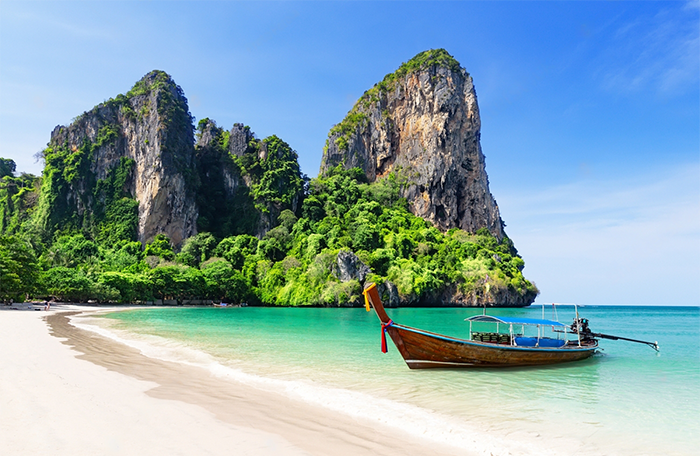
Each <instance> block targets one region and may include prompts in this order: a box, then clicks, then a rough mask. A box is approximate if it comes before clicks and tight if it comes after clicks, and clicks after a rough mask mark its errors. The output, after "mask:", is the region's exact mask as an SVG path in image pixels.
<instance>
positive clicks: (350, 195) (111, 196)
mask: <svg viewBox="0 0 700 456" xmlns="http://www.w3.org/2000/svg"><path fill="white" fill-rule="evenodd" d="M435 65H438V66H446V67H448V68H450V69H458V64H457V63H456V61H454V59H452V57H451V56H449V54H447V53H446V52H445V51H444V50H436V51H427V52H425V53H421V54H419V55H418V56H416V57H415V58H414V59H412V60H410V61H409V62H407V63H405V64H403V65H402V66H401V68H399V70H397V72H395V73H393V74H392V75H388V76H387V77H385V78H384V81H382V83H380V84H378V85H377V86H375V87H374V88H373V89H371V90H370V91H368V92H367V93H366V94H365V96H363V98H362V99H361V100H360V101H358V103H357V104H356V105H355V108H353V111H351V113H350V114H349V115H348V116H347V117H346V119H345V120H344V121H343V122H342V123H341V124H338V125H337V126H336V127H334V128H333V130H332V131H331V137H333V138H334V140H335V141H336V144H337V146H338V147H339V148H340V149H347V148H348V145H349V141H350V139H351V135H352V134H353V132H355V131H356V130H357V129H358V128H361V127H362V126H363V125H366V123H367V121H368V114H367V113H366V112H365V110H366V109H367V108H368V103H369V104H371V103H377V102H379V97H380V96H381V95H382V92H383V91H386V90H393V89H392V87H393V85H392V84H394V82H395V81H397V80H398V79H397V78H401V77H403V76H405V75H407V74H410V73H411V72H413V71H417V70H418V69H424V68H428V67H433V66H435ZM455 65H457V66H455ZM154 90H157V94H156V97H157V101H156V103H157V110H158V111H157V112H158V115H159V117H160V118H161V119H164V120H163V122H164V125H162V126H161V130H162V131H161V130H159V133H158V134H159V135H162V136H161V137H159V141H160V144H161V147H162V149H161V150H162V151H163V152H164V153H168V151H170V152H173V151H176V150H182V149H183V148H188V147H192V145H193V143H194V130H193V126H192V117H191V116H190V114H189V113H188V112H187V109H186V102H183V100H184V96H183V95H182V92H181V90H180V88H179V87H177V86H176V85H175V84H174V83H173V82H172V80H171V79H170V77H169V76H168V75H167V74H165V73H163V72H158V71H156V72H152V73H150V74H149V75H147V76H146V77H145V78H144V79H142V80H141V81H139V82H138V83H137V84H136V85H135V86H134V87H133V88H132V90H131V91H129V92H128V93H127V94H126V95H119V96H117V97H116V98H114V99H110V100H108V101H107V102H105V103H103V104H102V105H100V106H98V107H95V108H94V109H93V110H92V111H91V114H90V118H89V119H88V118H87V117H85V115H84V116H82V117H81V118H79V119H78V120H76V122H77V123H76V124H74V125H73V126H71V127H69V128H68V129H67V130H63V129H62V130H59V132H58V135H57V136H55V137H54V139H53V140H52V142H51V143H50V144H49V145H48V147H47V148H46V149H45V150H44V151H43V152H42V156H43V159H44V161H45V168H44V171H43V174H42V177H41V178H38V177H35V176H31V175H26V174H22V175H21V176H20V177H15V176H14V171H15V167H14V162H12V161H11V160H6V159H0V300H4V301H7V300H10V299H14V300H18V299H26V298H28V297H38V298H45V297H55V298H57V299H59V300H63V301H86V300H97V301H101V302H121V303H133V302H148V301H154V300H178V301H181V302H182V301H187V300H202V299H205V300H217V301H218V300H225V301H227V302H231V303H240V302H248V303H251V304H262V305H290V306H308V305H323V306H343V305H357V304H360V303H361V288H362V283H361V282H360V281H359V280H358V279H351V280H348V281H345V282H342V281H341V280H340V279H339V272H338V260H337V259H338V254H339V252H341V251H348V252H353V253H354V255H355V256H356V257H357V259H358V260H359V261H362V262H363V263H364V264H366V265H367V266H369V267H370V268H371V273H370V274H369V275H368V276H367V278H366V280H369V281H374V282H377V283H378V284H380V285H383V287H382V289H386V290H389V289H391V290H393V291H395V292H396V293H398V295H399V297H400V299H401V300H402V302H404V303H425V304H430V303H439V302H442V301H443V299H444V297H446V296H447V297H449V296H457V297H458V298H459V299H463V300H465V301H471V302H495V301H496V300H497V299H498V297H499V296H504V295H508V296H510V297H514V298H512V299H515V300H518V299H520V301H519V302H521V303H527V302H531V301H532V299H534V297H535V296H536V294H537V289H536V287H535V286H534V285H533V284H532V283H531V282H529V281H527V280H526V279H525V278H524V277H523V275H522V269H523V267H524V262H523V260H522V259H521V258H520V257H519V256H518V254H517V251H516V250H515V248H514V247H513V244H512V242H511V241H510V240H509V239H507V238H506V239H503V240H502V241H499V240H497V239H496V238H494V237H493V236H492V235H491V234H490V233H489V232H488V230H486V229H481V230H479V231H478V232H476V233H471V234H470V233H466V232H464V231H461V230H457V229H452V230H450V231H448V232H447V233H442V232H440V231H439V230H438V229H436V228H435V227H433V226H432V225H431V224H430V223H428V222H426V221H425V220H423V219H421V218H418V217H415V216H413V215H412V214H411V213H410V212H409V211H408V204H407V202H406V200H405V199H403V198H401V197H400V194H401V190H402V189H403V187H404V186H405V185H407V182H408V180H409V178H410V176H403V175H401V172H400V170H397V171H395V172H394V173H393V174H389V175H388V176H386V177H384V178H383V179H382V180H380V181H378V182H375V183H372V184H369V183H367V180H366V176H365V174H364V172H363V171H362V170H360V169H359V168H355V169H351V170H344V169H342V166H340V165H339V166H338V167H336V168H334V169H331V170H329V171H328V172H326V174H325V175H324V176H321V177H319V178H317V179H312V180H309V179H308V178H307V177H306V176H304V175H303V174H302V173H301V170H300V168H299V164H298V156H297V153H296V152H295V151H294V150H293V149H292V148H291V147H290V146H289V144H287V143H286V142H284V141H283V140H282V139H280V138H279V137H277V136H274V135H273V136H270V137H268V138H265V139H263V140H260V139H257V138H255V136H254V135H253V134H252V133H250V129H249V128H248V127H245V128H244V129H243V132H244V134H245V135H246V137H247V138H248V143H247V147H246V148H245V150H244V151H236V154H233V155H232V154H231V153H230V151H229V145H230V142H231V137H230V133H229V132H227V131H224V130H223V129H221V128H219V127H217V126H216V124H215V123H214V122H213V121H211V120H209V119H203V120H201V121H200V122H199V123H198V125H197V137H198V138H199V139H200V140H201V139H202V138H203V137H204V136H205V135H206V138H207V140H206V141H200V144H197V145H196V146H195V150H194V152H195V162H194V163H184V162H182V161H178V160H183V159H181V158H179V157H180V155H183V156H184V155H186V154H172V156H171V157H168V158H169V159H170V158H171V159H172V160H173V162H174V164H175V166H176V169H177V170H178V171H179V172H181V173H182V174H183V175H184V176H185V180H186V182H187V183H188V185H189V186H190V187H189V189H190V190H191V191H192V192H195V195H196V198H197V203H198V207H199V219H198V221H197V225H198V232H199V234H197V235H196V236H193V237H191V238H189V239H187V240H185V242H184V243H183V244H182V246H181V249H179V250H178V249H177V248H174V246H173V245H172V243H171V242H170V239H168V237H167V236H166V235H164V234H158V235H157V236H155V238H154V239H152V240H151V241H150V242H148V243H146V244H145V245H142V244H141V243H140V242H138V241H137V231H138V211H139V207H138V202H137V201H136V200H135V199H134V198H133V197H132V196H131V195H130V194H129V190H128V189H129V187H130V185H131V182H132V180H133V174H134V172H135V168H136V163H135V162H134V160H132V159H129V158H126V157H122V158H120V159H119V160H113V161H111V162H110V168H109V169H108V170H106V172H105V171H104V170H103V171H101V172H100V174H99V176H98V175H97V174H96V173H97V171H94V168H95V167H94V164H95V161H96V157H103V156H104V154H103V151H104V148H108V149H107V150H108V151H111V150H113V148H116V147H117V145H118V144H119V141H120V138H123V135H124V133H123V132H122V131H121V130H120V128H122V127H120V125H124V124H123V123H122V124H120V123H119V122H118V119H117V116H118V114H120V115H122V116H126V117H127V118H129V119H130V120H129V121H133V120H134V119H136V120H138V119H142V118H144V117H146V116H149V115H150V113H151V109H153V108H152V106H153V105H152V104H148V105H143V106H146V108H144V109H139V110H138V111H139V112H138V113H137V112H135V111H134V106H141V105H140V104H132V103H133V102H134V100H135V99H136V98H137V97H142V98H143V97H150V98H152V95H153V94H154V92H153V91H154ZM150 98H149V99H150ZM141 101H143V100H141ZM86 114H87V113H86ZM382 116H383V118H386V121H390V120H391V119H389V117H390V115H389V112H388V111H387V110H386V109H384V110H383V111H382ZM86 119H88V120H90V121H95V120H96V121H97V126H98V129H97V133H96V134H95V135H93V136H91V137H90V138H88V137H87V136H83V137H82V139H79V140H78V141H77V143H69V142H68V140H67V139H66V138H68V137H69V136H71V135H72V136H71V137H75V136H76V135H75V134H74V133H75V132H76V131H78V132H79V131H81V130H80V128H82V126H81V125H82V124H81V122H84V121H85V120H86ZM93 126H94V124H93ZM93 131H94V130H93ZM74 141H75V140H74ZM109 148H112V149H109ZM231 182H238V183H240V185H231V184H230V183H231ZM243 183H245V184H243ZM267 222H270V223H271V226H270V225H267V228H266V234H265V235H264V236H262V238H258V237H256V236H255V235H256V234H257V233H258V232H259V231H260V230H261V227H262V226H266V225H265V223H267Z"/></svg>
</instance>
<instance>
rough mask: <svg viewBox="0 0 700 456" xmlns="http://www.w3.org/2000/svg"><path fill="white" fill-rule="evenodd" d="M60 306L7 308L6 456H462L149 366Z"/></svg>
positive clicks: (2, 370)
mask: <svg viewBox="0 0 700 456" xmlns="http://www.w3.org/2000/svg"><path fill="white" fill-rule="evenodd" d="M61 309H62V308H61V307H60V306H57V308H56V307H54V308H52V309H51V310H50V311H48V312H44V311H11V310H10V311H2V312H0V341H1V342H0V343H1V344H2V349H1V350H0V447H1V448H2V452H3V454H13V455H43V454H46V455H58V456H60V455H70V456H76V455H95V454H100V455H127V454H128V455H134V454H149V455H179V454H182V455H195V454H196V455H202V454H211V455H218V454H222V455H223V454H226V455H231V454H235V455H273V454H274V455H282V456H285V455H290V456H291V455H348V456H349V455H387V456H391V455H399V454H402V455H425V454H431V455H436V454H444V455H452V454H455V455H456V454H460V455H465V454H466V453H465V451H464V450H458V449H456V448H451V447H439V446H438V447H436V446H435V445H434V444H431V443H429V442H428V441H426V440H422V439H421V438H420V437H415V438H413V437H411V436H408V435H406V434H401V435H399V434H398V433H396V432H395V431H393V433H392V431H391V430H389V429H381V428H377V427H375V426H370V424H369V423H360V422H358V421H357V420H354V419H352V418H349V417H344V416H338V414H335V413H333V412H331V411H328V410H325V409H321V408H319V407H313V406H310V405H308V404H303V403H300V402H295V401H293V400H290V399H288V398H285V397H283V396H281V395H280V396H277V395H274V394H273V393H272V394H271V393H269V392H263V391H260V390H257V389H254V388H251V387H248V386H245V385H238V384H234V383H226V384H222V382H221V381H220V380H219V379H215V378H213V377H212V376H211V375H210V374H209V373H208V372H206V371H204V370H203V369H198V368H196V367H189V366H184V365H180V364H175V363H167V362H163V361H159V360H154V359H151V358H147V357H145V356H143V355H141V354H140V353H139V352H138V351H137V350H135V349H133V348H130V347H127V346H125V345H121V344H119V343H117V342H115V341H112V340H109V339H106V338H103V337H101V336H98V335H96V334H94V333H91V332H88V331H84V330H80V329H77V328H75V327H73V326H72V325H70V323H69V320H68V318H67V317H66V313H65V310H61ZM63 309H68V310H70V308H69V307H64V308H63ZM73 310H74V309H73ZM84 310H85V309H81V311H84Z"/></svg>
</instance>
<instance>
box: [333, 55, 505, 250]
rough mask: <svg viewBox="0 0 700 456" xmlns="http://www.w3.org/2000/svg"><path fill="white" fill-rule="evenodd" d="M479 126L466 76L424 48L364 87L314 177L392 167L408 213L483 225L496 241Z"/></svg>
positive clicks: (499, 227) (380, 173)
mask: <svg viewBox="0 0 700 456" xmlns="http://www.w3.org/2000/svg"><path fill="white" fill-rule="evenodd" d="M480 130H481V118H480V117H479V106H478V104H477V98H476V92H475V90H474V84H473V81H472V78H471V76H469V74H468V73H467V72H466V71H465V70H464V68H462V67H461V66H460V65H459V63H457V61H456V60H454V58H452V56H450V55H449V54H448V53H447V52H446V51H445V50H443V49H438V50H431V51H426V52H423V53H420V54H418V55H417V56H416V57H414V58H413V59H411V60H410V61H409V62H407V63H405V64H403V65H402V66H401V68H399V70H397V71H396V72H395V73H392V74H389V75H387V76H386V77H385V78H384V80H383V81H382V82H380V83H378V84H377V85H375V86H374V87H373V88H372V89H370V90H368V91H367V92H365V94H364V95H363V96H362V97H361V98H360V99H359V100H358V101H357V103H356V104H355V106H354V107H353V109H352V110H351V111H350V112H349V113H348V115H347V117H346V118H345V119H344V120H343V121H342V122H341V123H340V124H338V125H336V126H335V127H333V129H332V130H331V131H330V133H329V138H328V141H327V142H326V148H325V151H324V155H323V159H322V162H321V174H324V173H326V172H327V171H328V170H329V169H331V168H334V167H336V166H338V165H341V166H342V167H344V168H346V169H350V168H353V167H359V168H361V169H362V170H363V171H364V172H365V173H366V175H367V179H368V180H369V182H374V181H376V180H377V179H380V178H382V177H384V176H387V175H388V174H390V173H394V172H395V173H397V175H398V177H399V178H400V179H402V181H403V187H402V195H401V196H403V197H405V198H406V199H407V200H408V203H409V209H410V211H411V212H412V213H413V214H415V215H417V216H419V217H422V218H424V219H426V220H429V221H430V222H432V223H433V224H434V225H435V226H436V227H438V228H440V229H441V230H443V231H445V230H448V229H449V228H453V227H457V228H461V229H463V230H465V231H468V232H472V233H473V232H476V231H477V230H478V229H479V228H484V227H485V228H487V229H488V230H489V231H490V232H491V233H492V234H493V235H494V236H496V237H497V238H498V239H502V238H503V237H504V232H503V222H502V221H501V217H500V214H499V210H498V206H497V205H496V201H495V200H494V198H493V196H492V195H491V193H490V191H489V182H488V177H487V175H486V168H485V160H484V154H483V153H482V151H481V145H480V134H481V133H480Z"/></svg>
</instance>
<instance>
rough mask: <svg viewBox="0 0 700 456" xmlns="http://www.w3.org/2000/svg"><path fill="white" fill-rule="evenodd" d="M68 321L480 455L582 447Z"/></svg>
mask: <svg viewBox="0 0 700 456" xmlns="http://www.w3.org/2000/svg"><path fill="white" fill-rule="evenodd" d="M71 324H72V325H73V326H75V327H76V328H79V329H82V330H85V331H91V332H93V333H96V334H99V335H100V336H103V337H106V338H108V339H111V340H114V341H116V342H119V343H121V344H124V345H127V346H129V347H132V348H134V349H136V350H139V352H140V353H141V354H143V355H144V356H147V357H149V358H153V359H158V360H162V361H168V362H176V363H182V364H185V365H189V366H196V367H200V368H204V369H206V370H208V371H209V372H210V373H211V374H213V375H215V376H217V377H218V378H222V379H226V380H229V381H234V382H238V383H241V384H245V385H247V386H250V387H254V388H256V389H260V390H263V391H266V392H272V393H277V394H282V395H284V396H286V397H288V398H290V399H293V400H297V401H302V402H304V403H307V404H312V405H315V406H319V407H323V408H325V409H328V410H332V411H335V412H338V413H342V414H345V415H347V416H349V417H352V418H355V419H358V420H361V421H363V422H374V423H378V424H381V425H385V426H388V427H391V428H394V429H396V430H399V431H402V432H405V433H408V434H410V435H411V436H414V437H415V436H421V437H423V438H425V439H429V440H431V441H434V442H437V443H440V444H444V445H450V446H454V447H457V448H461V449H465V450H468V451H470V452H473V453H475V454H482V455H551V456H559V455H565V454H577V453H579V452H580V451H586V452H587V453H588V454H591V449H590V448H587V449H585V450H584V449H583V448H582V447H583V445H582V443H581V442H577V441H575V440H572V439H565V438H559V439H556V440H557V441H556V442H553V441H552V440H551V439H548V440H547V441H546V442H543V441H541V440H539V441H538V439H539V437H540V435H539V434H536V433H532V432H526V431H517V430H509V431H507V432H506V433H501V432H494V430H493V428H492V427H490V426H487V427H489V428H490V430H489V431H486V428H483V429H482V428H478V427H477V426H475V425H471V424H470V425H468V426H467V425H465V423H464V422H461V421H458V420H456V419H454V418H451V417H449V416H445V415H442V414H440V413H436V412H433V411H430V410H426V409H423V408H420V407H417V406H414V405H410V404H405V403H401V402H398V401H394V400H389V399H386V398H379V397H374V396H372V395H369V394H367V393H362V392H357V391H351V390H347V389H340V388H332V387H327V386H324V385H319V384H317V383H314V382H312V381H301V380H285V379H278V378H269V377H263V376H259V375H255V374H250V373H247V372H245V371H243V370H241V369H239V368H236V367H233V366H228V365H225V364H223V363H222V362H220V361H219V360H217V359H216V358H215V357H213V356H212V355H210V354H208V353H205V352H202V351H200V350H197V349H193V348H191V347H189V346H187V345H186V344H183V343H180V342H177V341H174V340H171V339H167V338H164V337H160V336H154V335H144V334H137V333H132V332H129V331H125V330H121V329H116V328H111V327H108V326H105V325H108V322H106V321H105V320H103V319H101V318H94V317H85V316H74V317H72V318H71Z"/></svg>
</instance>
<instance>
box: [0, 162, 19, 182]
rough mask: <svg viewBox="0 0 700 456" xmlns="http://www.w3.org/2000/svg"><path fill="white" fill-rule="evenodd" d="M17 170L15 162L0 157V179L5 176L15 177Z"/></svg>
mask: <svg viewBox="0 0 700 456" xmlns="http://www.w3.org/2000/svg"><path fill="white" fill-rule="evenodd" d="M16 168H17V166H16V165H15V162H14V160H11V159H9V158H2V157H0V179H2V178H3V177H5V176H14V173H15V169H16Z"/></svg>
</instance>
